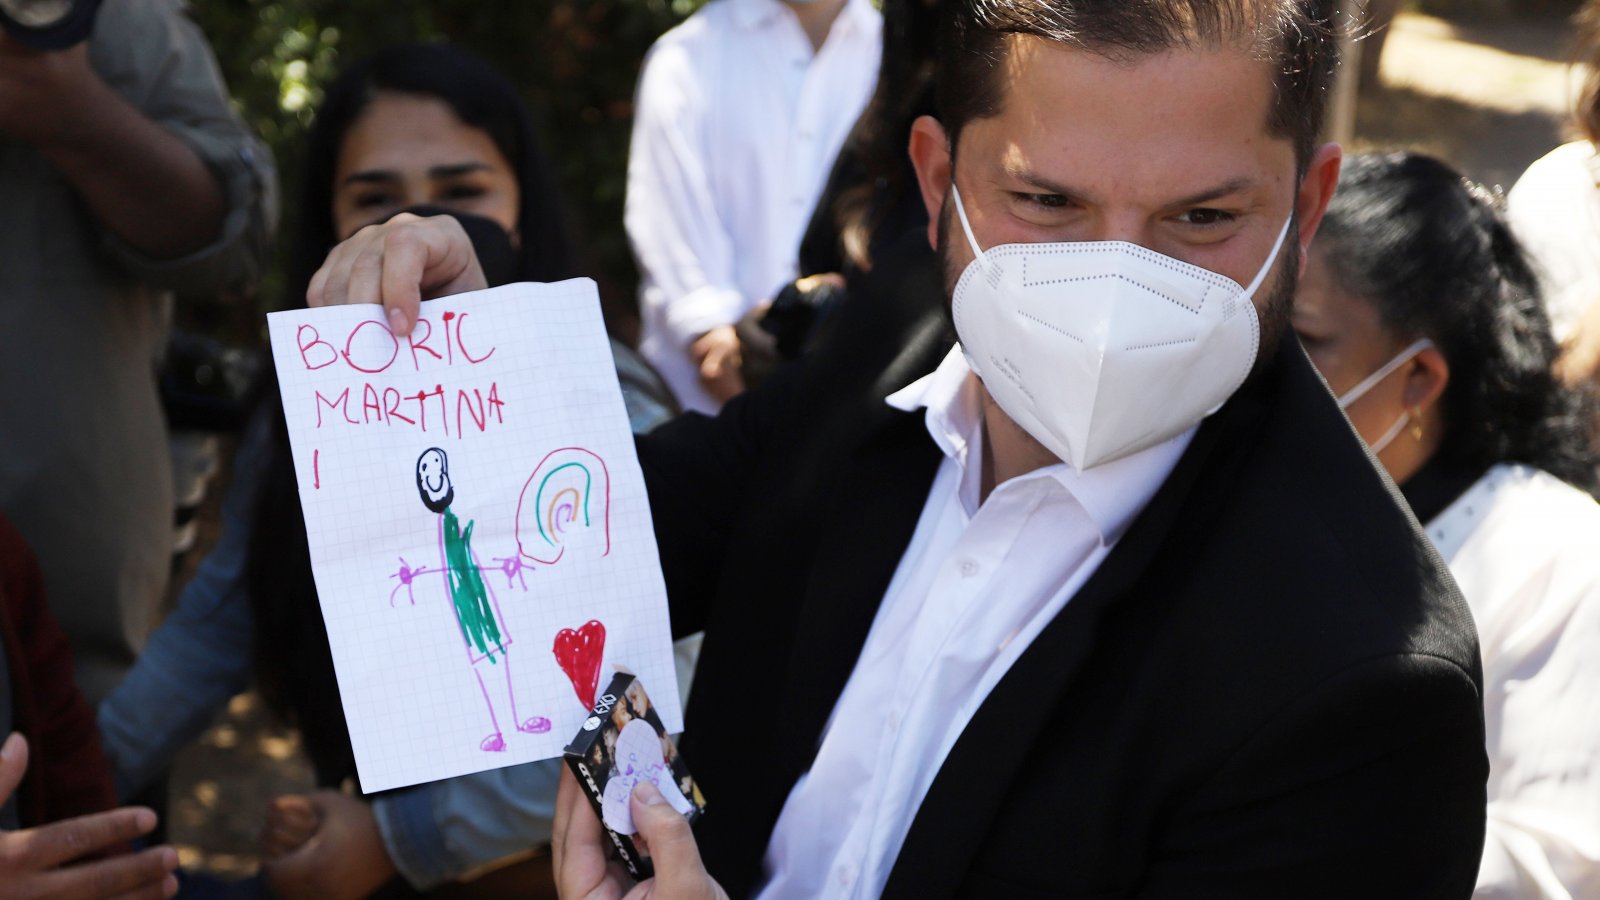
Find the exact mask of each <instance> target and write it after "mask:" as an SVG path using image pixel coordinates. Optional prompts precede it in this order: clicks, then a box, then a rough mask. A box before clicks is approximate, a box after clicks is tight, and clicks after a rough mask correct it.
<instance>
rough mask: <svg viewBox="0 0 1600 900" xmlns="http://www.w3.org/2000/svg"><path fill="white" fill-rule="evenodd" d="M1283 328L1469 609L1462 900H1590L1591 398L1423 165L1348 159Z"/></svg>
mask: <svg viewBox="0 0 1600 900" xmlns="http://www.w3.org/2000/svg"><path fill="white" fill-rule="evenodd" d="M1294 326H1295V330H1296V331H1297V332H1298V333H1299V335H1300V340H1301V342H1302V343H1303V344H1304V346H1305V348H1306V351H1307V353H1308V354H1309V355H1310V356H1311V359H1312V361H1313V362H1314V363H1315V364H1316V366H1317V368H1318V369H1319V370H1320V371H1321V372H1322V375H1323V377H1324V378H1325V379H1326V380H1327V382H1328V386H1329V387H1330V388H1331V389H1332V390H1333V392H1334V394H1335V395H1336V396H1337V397H1338V398H1339V402H1340V405H1341V406H1342V407H1343V408H1344V409H1345V412H1346V414H1347V415H1348V416H1349V418H1350V421H1351V424H1352V425H1353V426H1354V427H1355V429H1356V431H1357V432H1358V433H1359V434H1360V435H1361V437H1362V439H1363V440H1365V441H1366V442H1367V443H1368V445H1369V447H1370V448H1371V449H1372V452H1373V455H1374V456H1375V457H1376V459H1377V461H1378V462H1379V463H1380V464H1382V466H1383V467H1384V468H1385V469H1386V470H1388V472H1389V474H1390V475H1391V476H1392V477H1393V478H1394V480H1395V482H1396V483H1397V484H1399V486H1400V489H1401V492H1402V493H1403V494H1404V495H1405V498H1406V500H1407V502H1408V503H1409V504H1410V505H1411V507H1412V510H1413V511H1414V512H1415V513H1416V515H1417V518H1418V520H1419V521H1421V522H1422V523H1423V524H1424V529H1425V531H1426V533H1427V535H1428V537H1429V538H1430V539H1431V540H1432V541H1433V543H1434V545H1435V546H1436V547H1437V549H1438V550H1439V553H1440V554H1441V555H1442V556H1443V557H1444V559H1445V561H1446V562H1447V563H1448V564H1449V566H1450V570H1451V572H1452V574H1454V575H1455V577H1456V581H1457V583H1458V584H1459V585H1460V587H1461V591H1462V594H1463V595H1464V596H1465V597H1466V600H1467V603H1468V605H1469V606H1470V607H1471V609H1472V612H1473V616H1474V618H1475V619H1476V621H1477V626H1478V632H1479V639H1480V642H1481V646H1482V652H1483V684H1484V714H1485V723H1486V732H1487V733H1486V738H1487V742H1488V753H1489V760H1490V770H1491V771H1490V777H1489V785H1488V799H1489V810H1488V834H1487V839H1486V842H1485V848H1484V859H1483V864H1482V868H1481V871H1480V873H1479V876H1478V889H1477V893H1476V895H1475V896H1478V897H1496V898H1498V897H1551V898H1567V897H1593V896H1600V552H1597V550H1600V505H1597V504H1596V503H1595V501H1594V499H1593V498H1592V496H1591V494H1592V493H1593V492H1594V491H1595V489H1596V485H1597V481H1596V479H1597V476H1596V458H1595V454H1594V451H1593V445H1592V442H1591V435H1592V428H1593V427H1594V425H1595V417H1594V404H1593V402H1592V400H1591V399H1590V398H1589V397H1587V396H1585V395H1581V394H1578V393H1575V392H1574V391H1572V390H1570V389H1568V388H1566V387H1564V386H1562V385H1561V383H1560V382H1559V381H1558V380H1557V379H1556V378H1555V376H1554V374H1553V372H1552V365H1553V363H1554V362H1555V359H1556V356H1557V352H1558V351H1557V345H1556V342H1555V339H1554V338H1553V337H1552V336H1551V333H1550V322H1549V318H1548V316H1547V315H1546V313H1545V311H1544V307H1543V305H1542V304H1541V302H1540V298H1539V293H1538V284H1537V281H1536V279H1535V276H1534V274H1533V272H1532V271H1531V269H1530V267H1529V265H1528V262H1527V259H1526V258H1525V256H1524V254H1523V251H1522V249H1521V248H1520V247H1519V246H1518V244H1517V243H1516V241H1515V239H1514V238H1513V237H1512V236H1511V234H1510V232H1509V231H1508V229H1507V227H1506V224H1505V221H1504V220H1503V218H1502V217H1501V216H1500V214H1499V213H1498V211H1497V210H1496V209H1495V206H1494V204H1493V202H1492V200H1491V199H1490V198H1489V196H1488V195H1487V194H1486V193H1485V192H1484V191H1482V190H1481V189H1478V188H1476V187H1474V186H1472V185H1469V184H1468V183H1467V182H1465V181H1464V180H1463V179H1462V177H1461V176H1460V175H1459V174H1458V173H1456V172H1455V171H1453V170H1451V169H1450V168H1449V167H1447V166H1445V165H1444V164H1442V163H1440V162H1438V161H1437V160H1434V159H1431V158H1429V157H1426V156H1421V155H1418V154H1393V155H1382V156H1368V157H1357V158H1355V159H1352V160H1350V161H1348V162H1347V164H1346V168H1345V172H1344V175H1343V176H1342V177H1341V180H1340V184H1339V190H1338V193H1337V194H1336V196H1335V198H1334V200H1333V203H1332V205H1331V206H1330V207H1329V209H1328V215H1327V218H1326V219H1325V220H1324V223H1323V226H1322V231H1321V233H1320V234H1319V235H1318V237H1317V240H1316V242H1315V244H1313V246H1312V248H1311V253H1310V256H1309V259H1308V265H1307V268H1306V273H1305V277H1304V278H1303V280H1302V282H1301V287H1300V291H1299V293H1298V295H1297V298H1296V308H1295V312H1294Z"/></svg>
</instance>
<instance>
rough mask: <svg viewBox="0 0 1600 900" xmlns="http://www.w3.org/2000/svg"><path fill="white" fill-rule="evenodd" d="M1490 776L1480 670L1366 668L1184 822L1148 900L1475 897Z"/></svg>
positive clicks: (1262, 740) (1405, 659)
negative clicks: (1475, 676)
mask: <svg viewBox="0 0 1600 900" xmlns="http://www.w3.org/2000/svg"><path fill="white" fill-rule="evenodd" d="M1487 777H1488V760H1487V756H1486V754H1485V752H1484V744H1483V706H1482V700H1481V697H1480V695H1479V692H1478V689H1477V687H1476V686H1475V684H1474V683H1473V680H1472V678H1471V676H1470V675H1469V674H1468V673H1467V672H1465V671H1463V670H1462V669H1461V668H1460V667H1459V666H1457V665H1455V664H1454V663H1451V662H1449V661H1446V660H1442V659H1439V658H1437V657H1432V656H1426V655H1421V654H1413V655H1405V656H1396V657H1389V658H1384V659H1378V660H1373V661H1370V662H1367V663H1364V664H1362V665H1360V666H1357V667H1355V668H1353V669H1351V670H1348V671H1346V672H1345V673H1343V674H1342V675H1340V676H1338V677H1336V678H1334V679H1331V680H1330V681H1329V682H1327V683H1325V684H1323V685H1322V686H1321V687H1320V688H1319V689H1318V690H1317V691H1314V692H1313V693H1312V694H1311V695H1309V696H1306V697H1303V698H1302V699H1301V700H1300V701H1299V702H1296V703H1295V704H1293V705H1292V706H1291V707H1290V708H1288V709H1286V710H1284V711H1283V712H1281V713H1280V714H1279V715H1277V716H1276V717H1274V719H1273V720H1272V721H1271V722H1270V723H1269V724H1268V725H1267V726H1266V727H1264V728H1263V729H1262V730H1261V731H1260V732H1259V733H1258V734H1256V735H1255V736H1253V737H1252V739H1251V740H1250V741H1249V742H1248V743H1247V744H1246V745H1245V746H1244V747H1243V748H1242V749H1241V750H1240V751H1239V753H1238V754H1237V755H1236V756H1235V757H1234V758H1233V759H1232V760H1231V761H1230V762H1229V763H1228V764H1227V765H1226V766H1225V767H1224V768H1223V769H1222V770H1221V771H1220V772H1219V773H1218V774H1217V775H1216V776H1215V777H1214V778H1212V779H1211V780H1210V781H1209V782H1208V783H1207V784H1206V785H1204V786H1203V787H1202V788H1201V789H1199V790H1198V791H1197V792H1196V793H1195V794H1194V795H1193V796H1192V797H1191V798H1190V799H1189V800H1188V801H1187V802H1185V803H1184V804H1183V805H1182V807H1181V808H1180V809H1178V810H1177V811H1176V812H1175V814H1174V818H1173V820H1172V826H1171V827H1170V828H1168V829H1165V830H1164V831H1165V838H1164V840H1163V841H1162V845H1161V846H1160V848H1159V849H1158V851H1157V856H1156V858H1155V860H1154V861H1153V865H1152V866H1151V868H1150V870H1149V875H1148V879H1147V881H1146V883H1145V884H1144V885H1143V887H1142V889H1141V890H1140V891H1139V892H1138V894H1139V896H1141V897H1149V898H1184V900H1195V898H1209V897H1219V898H1220V897H1228V898H1255V897H1259V898H1280V897H1287V896H1293V897H1342V898H1348V897H1405V898H1432V897H1459V898H1467V897H1470V896H1471V895H1472V889H1473V884H1474V882H1475V880H1476V877H1477V872H1478V862H1479V858H1480V856H1481V854H1482V850H1483V835H1484V810H1485V782H1486V779H1487Z"/></svg>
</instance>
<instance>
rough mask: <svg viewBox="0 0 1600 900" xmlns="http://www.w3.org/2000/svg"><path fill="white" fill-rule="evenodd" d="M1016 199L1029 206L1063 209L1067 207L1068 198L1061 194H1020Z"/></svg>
mask: <svg viewBox="0 0 1600 900" xmlns="http://www.w3.org/2000/svg"><path fill="white" fill-rule="evenodd" d="M1016 197H1017V199H1018V200H1021V201H1022V202H1023V203H1026V204H1028V205H1029V206H1042V207H1044V208H1046V209H1061V208H1062V207H1065V206H1066V205H1067V198H1065V197H1063V196H1061V195H1060V194H1026V193H1019V194H1017V195H1016Z"/></svg>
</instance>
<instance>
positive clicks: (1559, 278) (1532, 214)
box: [1506, 141, 1600, 341]
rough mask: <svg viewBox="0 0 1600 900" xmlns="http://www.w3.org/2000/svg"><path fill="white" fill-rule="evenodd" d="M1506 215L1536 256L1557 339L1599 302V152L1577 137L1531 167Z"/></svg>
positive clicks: (1569, 333)
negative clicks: (1574, 140) (1574, 141)
mask: <svg viewBox="0 0 1600 900" xmlns="http://www.w3.org/2000/svg"><path fill="white" fill-rule="evenodd" d="M1506 219H1507V221H1509V222H1510V223H1511V230H1512V231H1514V232H1516V235H1517V237H1518V239H1520V240H1521V241H1522V245H1523V246H1524V247H1526V248H1527V250H1528V255H1529V256H1531V257H1533V261H1534V265H1535V267H1536V268H1537V269H1538V270H1539V280H1540V284H1541V286H1542V287H1543V289H1544V300H1545V307H1546V308H1547V309H1549V311H1550V325H1551V328H1552V329H1553V330H1554V331H1555V334H1556V340H1558V341H1565V340H1567V339H1568V338H1570V337H1572V333H1573V331H1574V330H1575V329H1576V328H1577V327H1578V322H1579V321H1580V320H1582V318H1583V314H1584V313H1585V312H1587V311H1588V310H1589V307H1591V306H1593V305H1594V304H1596V303H1600V155H1597V154H1596V153H1595V148H1594V145H1593V144H1590V143H1589V142H1588V141H1578V142H1576V143H1571V144H1567V145H1566V146H1564V147H1557V148H1556V149H1555V150H1552V151H1551V152H1550V153H1549V154H1547V155H1546V156H1545V157H1544V158H1543V159H1540V160H1539V161H1538V162H1536V163H1534V164H1533V165H1531V166H1529V167H1528V171H1527V172H1524V173H1523V175H1522V177H1521V178H1519V179H1517V185H1516V187H1514V188H1512V189H1511V193H1510V194H1509V195H1508V196H1507V197H1506Z"/></svg>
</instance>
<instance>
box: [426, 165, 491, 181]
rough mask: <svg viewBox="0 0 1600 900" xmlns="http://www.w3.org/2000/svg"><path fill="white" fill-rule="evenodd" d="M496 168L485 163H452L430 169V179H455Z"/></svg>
mask: <svg viewBox="0 0 1600 900" xmlns="http://www.w3.org/2000/svg"><path fill="white" fill-rule="evenodd" d="M493 170H494V167H493V166H490V165H489V164H488V163H484V162H463V163H450V164H449V165H444V166H433V167H432V168H430V169H428V177H429V178H454V177H456V176H457V175H467V174H469V173H472V172H490V171H493Z"/></svg>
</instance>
